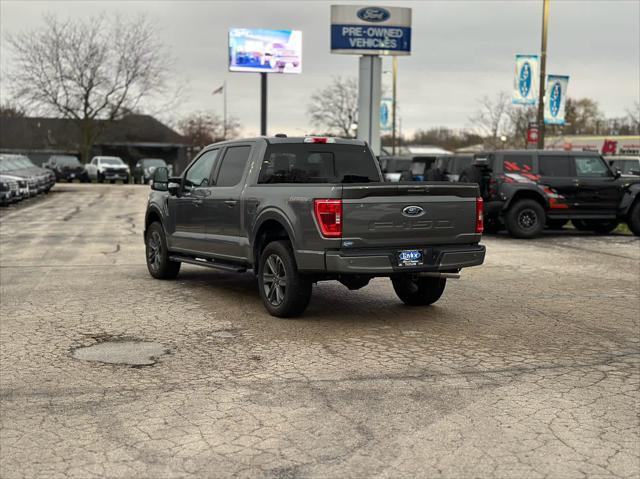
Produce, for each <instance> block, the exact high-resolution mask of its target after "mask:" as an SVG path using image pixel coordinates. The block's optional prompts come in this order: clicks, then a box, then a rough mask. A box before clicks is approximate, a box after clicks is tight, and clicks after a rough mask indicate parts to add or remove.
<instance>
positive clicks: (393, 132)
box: [391, 55, 398, 156]
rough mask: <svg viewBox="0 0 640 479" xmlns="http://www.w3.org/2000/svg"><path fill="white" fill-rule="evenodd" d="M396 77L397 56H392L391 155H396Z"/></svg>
mask: <svg viewBox="0 0 640 479" xmlns="http://www.w3.org/2000/svg"><path fill="white" fill-rule="evenodd" d="M397 79H398V57H396V56H395V55H394V57H393V87H392V89H393V119H392V123H391V155H392V156H395V155H396V111H397V109H396V81H397Z"/></svg>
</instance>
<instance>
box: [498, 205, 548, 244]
mask: <svg viewBox="0 0 640 479" xmlns="http://www.w3.org/2000/svg"><path fill="white" fill-rule="evenodd" d="M505 223H506V226H507V230H508V231H509V234H510V235H511V236H513V237H515V238H526V239H529V238H535V237H536V236H539V235H540V234H541V233H542V230H543V229H544V225H545V223H546V215H545V212H544V208H543V207H542V206H541V205H540V203H538V202H537V201H536V200H520V201H517V202H516V203H515V204H514V205H512V206H511V207H510V208H509V210H508V211H507V214H506V215H505Z"/></svg>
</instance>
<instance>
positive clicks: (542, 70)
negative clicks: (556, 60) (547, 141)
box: [538, 0, 549, 150]
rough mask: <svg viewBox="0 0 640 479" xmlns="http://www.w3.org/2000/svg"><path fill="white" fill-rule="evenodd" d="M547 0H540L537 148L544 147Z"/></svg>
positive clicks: (541, 148)
mask: <svg viewBox="0 0 640 479" xmlns="http://www.w3.org/2000/svg"><path fill="white" fill-rule="evenodd" d="M548 21H549V0H542V45H541V48H540V94H539V95H538V149H540V150H543V149H544V95H545V91H544V90H545V81H546V79H547V26H548Z"/></svg>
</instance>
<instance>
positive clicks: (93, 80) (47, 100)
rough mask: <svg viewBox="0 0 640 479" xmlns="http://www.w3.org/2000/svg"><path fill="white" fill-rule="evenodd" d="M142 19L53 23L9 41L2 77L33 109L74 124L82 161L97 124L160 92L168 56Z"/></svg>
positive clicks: (51, 19) (49, 21)
mask: <svg viewBox="0 0 640 479" xmlns="http://www.w3.org/2000/svg"><path fill="white" fill-rule="evenodd" d="M155 30H156V29H155V28H153V25H152V24H151V23H149V21H148V20H147V19H146V18H145V17H138V18H135V19H131V20H124V19H122V18H120V17H117V16H116V17H112V18H105V17H104V16H98V17H93V18H90V19H88V20H85V21H83V20H71V19H67V20H58V19H57V18H56V17H54V16H46V17H45V24H44V26H43V27H42V28H40V29H37V30H32V31H27V32H22V33H20V34H18V35H15V36H8V37H7V39H8V42H9V44H10V45H11V47H12V48H13V51H14V54H15V60H14V61H13V62H12V68H11V70H10V72H9V74H8V80H9V83H10V85H11V89H12V91H13V95H14V96H15V98H17V99H18V100H20V101H22V102H24V103H25V104H27V105H29V106H30V107H32V108H34V109H36V110H37V111H39V112H41V113H45V114H53V115H57V116H61V117H63V118H70V119H73V120H75V121H76V123H77V124H78V126H79V128H80V132H81V145H80V150H81V152H82V156H83V158H84V160H85V161H87V159H88V157H89V155H90V153H91V147H92V145H93V143H94V142H95V141H96V139H97V137H98V136H99V134H100V132H101V131H100V130H101V126H100V125H101V124H104V122H98V120H109V121H111V120H115V119H118V118H119V117H120V116H121V115H122V114H123V112H126V111H135V110H138V109H139V108H140V107H141V105H142V103H143V100H146V99H148V98H150V97H153V96H154V95H157V94H161V93H164V92H165V90H166V82H167V77H168V63H167V61H168V58H167V55H166V52H165V51H164V48H163V46H162V45H161V44H160V43H159V42H158V41H157V39H156V37H155V33H154V32H155Z"/></svg>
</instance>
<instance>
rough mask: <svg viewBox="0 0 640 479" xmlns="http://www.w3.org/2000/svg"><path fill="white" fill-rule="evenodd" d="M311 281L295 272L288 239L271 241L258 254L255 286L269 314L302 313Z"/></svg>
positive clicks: (283, 315)
mask: <svg viewBox="0 0 640 479" xmlns="http://www.w3.org/2000/svg"><path fill="white" fill-rule="evenodd" d="M312 286H313V285H312V283H311V281H310V280H309V279H308V278H307V277H306V276H305V275H303V274H300V272H298V267H297V265H296V260H295V257H294V255H293V249H292V248H291V243H289V242H288V241H273V242H271V243H269V244H267V246H265V248H264V250H262V253H261V254H260V262H259V264H258V288H259V290H260V297H261V298H262V302H263V304H264V306H265V308H266V309H267V311H269V314H271V315H272V316H277V317H279V318H292V317H294V316H299V315H301V314H302V313H303V312H304V310H305V309H307V306H308V305H309V301H310V300H311V290H312Z"/></svg>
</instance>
